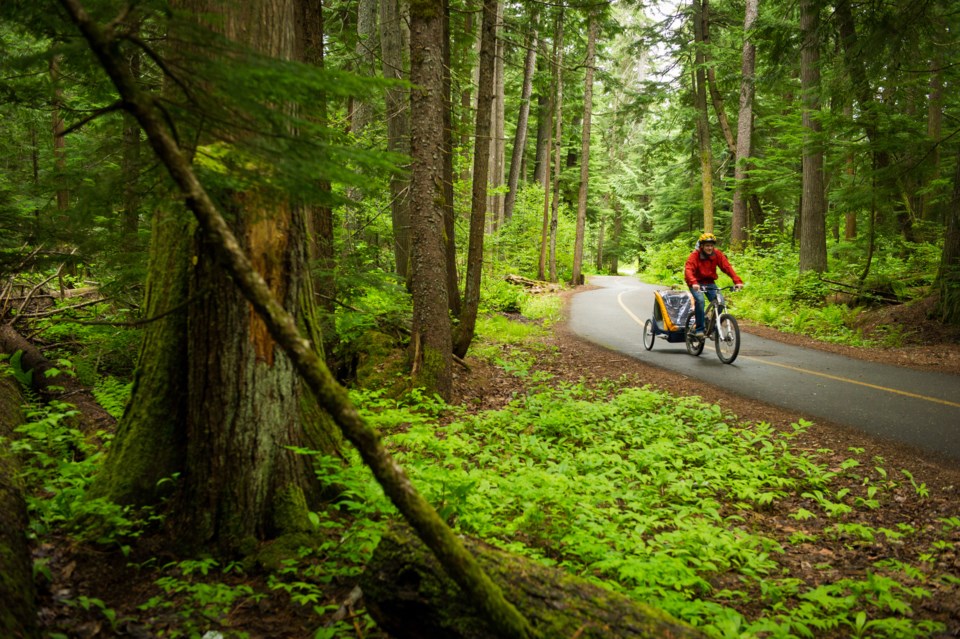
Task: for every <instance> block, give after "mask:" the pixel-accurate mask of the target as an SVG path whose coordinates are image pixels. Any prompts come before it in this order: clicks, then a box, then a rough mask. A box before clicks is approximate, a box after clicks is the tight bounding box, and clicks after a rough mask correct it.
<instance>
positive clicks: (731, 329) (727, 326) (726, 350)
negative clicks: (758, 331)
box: [713, 313, 740, 364]
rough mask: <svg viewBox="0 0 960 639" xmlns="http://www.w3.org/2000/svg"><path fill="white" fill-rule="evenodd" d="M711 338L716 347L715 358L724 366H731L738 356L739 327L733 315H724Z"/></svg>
mask: <svg viewBox="0 0 960 639" xmlns="http://www.w3.org/2000/svg"><path fill="white" fill-rule="evenodd" d="M713 337H714V340H715V342H716V347H717V357H719V358H720V361H721V362H723V363H724V364H732V363H733V360H735V359H737V355H739V354H740V327H739V326H737V320H736V318H735V317H734V316H733V315H728V314H727V313H724V314H723V315H721V316H720V321H719V322H718V323H717V326H716V327H714V329H713Z"/></svg>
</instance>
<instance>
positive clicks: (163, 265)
mask: <svg viewBox="0 0 960 639" xmlns="http://www.w3.org/2000/svg"><path fill="white" fill-rule="evenodd" d="M189 8H190V9H191V10H194V11H197V12H200V13H201V14H205V13H207V12H210V11H215V12H219V13H220V14H221V15H224V19H223V21H222V22H218V23H217V24H220V25H221V26H222V29H223V34H224V35H225V36H226V37H227V38H230V39H232V40H234V41H235V42H238V43H239V44H246V45H249V46H253V47H255V48H257V49H258V50H259V51H260V52H261V53H263V54H265V55H268V56H271V57H275V58H280V59H291V58H292V57H293V56H294V54H295V53H296V51H295V47H296V40H297V39H296V37H295V22H296V11H295V7H294V5H293V3H292V2H288V1H283V0H281V1H271V2H264V3H262V4H259V5H257V4H256V3H247V4H245V5H243V6H240V5H234V4H228V5H224V6H222V7H221V6H211V5H208V4H202V3H194V4H192V5H191V6H190V7H189ZM223 12H226V13H225V14H224V13H223ZM212 62H213V63H218V62H219V60H213V61H212ZM192 72H193V73H194V74H195V75H196V77H204V71H203V68H202V67H198V68H195V69H193V71H192ZM138 119H140V118H138ZM142 124H143V120H141V125H142ZM155 147H156V145H155ZM224 198H225V200H226V202H227V206H228V207H229V209H230V213H231V216H230V217H231V220H232V223H233V233H234V234H235V235H236V237H237V238H239V242H240V243H241V245H242V246H243V249H244V250H245V251H247V252H249V253H250V254H251V255H252V256H253V258H252V259H253V264H254V267H255V268H256V269H257V271H258V272H259V274H260V276H261V277H262V278H264V279H265V280H266V281H268V282H269V286H270V288H271V290H272V292H273V293H274V295H276V296H277V297H278V298H279V299H280V300H281V301H282V304H283V305H284V308H285V309H286V310H287V311H289V312H291V313H293V314H295V315H296V316H298V317H299V318H300V320H301V322H302V325H303V326H304V329H305V330H306V332H307V334H308V335H309V336H310V337H311V338H312V343H313V344H316V345H319V344H320V343H321V342H320V337H319V334H318V331H317V325H316V317H315V310H314V306H313V303H314V302H313V292H312V287H311V282H310V279H309V275H308V269H307V255H306V247H307V238H306V222H305V220H304V219H303V211H302V210H301V209H300V208H299V207H296V206H292V205H291V204H290V203H289V202H286V201H284V200H283V199H282V197H281V196H280V194H276V193H269V194H268V193H265V192H262V191H257V190H248V191H243V192H233V193H226V194H224ZM193 229H194V225H193V224H192V223H190V221H189V219H188V218H187V216H186V215H185V214H183V213H181V212H178V211H160V212H158V213H157V215H156V218H155V226H154V233H153V243H152V246H151V259H150V266H149V274H148V284H147V298H146V303H145V308H146V309H147V313H148V315H150V316H159V315H161V314H162V313H164V312H166V311H173V310H174V309H176V308H178V307H180V306H182V305H184V303H185V302H188V303H186V305H185V310H182V311H178V312H173V313H171V314H169V315H167V316H165V317H163V318H162V319H160V320H158V321H156V322H151V323H150V324H149V325H148V326H147V328H146V330H145V334H144V341H143V346H142V349H141V355H140V362H139V366H138V372H137V377H136V380H135V386H134V392H133V395H132V397H131V401H130V405H129V406H128V409H127V411H126V413H125V415H124V419H123V420H122V421H121V424H120V428H119V431H118V434H117V437H116V439H115V441H114V443H113V446H112V447H111V450H110V453H109V455H108V457H107V460H106V462H105V465H104V467H103V469H102V471H101V473H100V474H99V476H98V478H97V481H96V484H95V487H94V490H95V492H96V493H98V494H102V495H105V496H107V497H110V498H112V499H113V500H114V501H118V502H121V503H152V502H154V501H155V500H156V499H157V498H158V497H159V494H158V493H159V491H160V490H161V488H160V487H159V486H162V485H163V484H164V482H161V481H160V480H162V479H167V478H169V477H171V476H173V475H175V474H178V473H179V474H180V480H179V482H178V484H177V489H178V494H177V499H176V500H175V501H174V505H173V510H172V512H171V514H170V516H169V517H168V521H169V522H171V524H172V525H173V526H174V527H175V528H176V529H177V530H179V531H180V534H179V538H178V539H177V540H176V541H175V542H174V543H176V544H178V545H182V546H186V547H191V548H203V549H209V550H213V551H215V552H217V553H220V554H223V555H231V554H234V553H236V552H237V551H239V550H240V549H241V548H243V547H244V546H245V544H246V543H247V540H249V539H268V538H272V537H275V536H277V535H280V534H283V533H285V532H293V531H297V530H305V529H307V528H309V520H308V519H307V505H308V504H310V503H318V501H319V492H320V485H319V482H318V481H317V479H316V477H315V475H314V472H313V468H312V466H311V464H310V462H309V459H308V458H305V457H304V456H301V455H298V454H296V453H294V452H293V451H292V450H290V447H294V446H305V447H309V448H313V449H315V450H325V451H327V452H334V451H336V444H335V442H336V438H335V436H334V435H333V430H332V427H333V424H332V423H331V422H330V421H329V417H328V416H326V415H325V414H324V413H323V412H322V411H320V410H318V409H317V408H316V400H315V399H314V398H313V397H312V396H311V395H310V393H309V392H307V391H306V390H305V389H302V388H301V385H300V384H299V382H298V381H297V377H296V375H295V371H294V368H293V365H292V362H291V361H290V359H289V358H288V357H287V355H286V354H285V353H284V352H283V351H281V350H279V348H278V347H277V345H276V343H275V342H274V341H273V338H272V337H271V335H270V333H269V332H268V331H267V327H266V325H265V324H264V323H263V321H262V320H261V319H260V318H259V316H257V314H256V313H255V312H254V311H253V309H252V308H251V307H250V304H249V303H248V302H247V300H246V299H245V298H244V297H243V296H242V295H240V294H239V293H238V291H237V289H236V287H235V286H234V285H233V279H232V276H231V274H229V273H228V272H227V271H226V270H224V268H223V266H222V265H221V264H220V263H218V262H217V261H215V259H214V258H213V257H212V256H211V250H210V248H211V242H212V241H214V240H213V238H211V237H210V236H209V234H208V233H207V232H206V231H201V232H199V233H196V234H194V233H193ZM191 236H194V238H193V239H192V240H191ZM166 483H167V484H169V482H166Z"/></svg>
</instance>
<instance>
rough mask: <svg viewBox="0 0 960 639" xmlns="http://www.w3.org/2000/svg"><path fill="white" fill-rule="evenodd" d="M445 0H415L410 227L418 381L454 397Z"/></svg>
mask: <svg viewBox="0 0 960 639" xmlns="http://www.w3.org/2000/svg"><path fill="white" fill-rule="evenodd" d="M443 21H444V15H443V2H442V0H418V1H417V2H413V3H412V4H411V5H410V80H411V82H413V85H414V87H416V88H415V89H413V90H412V91H411V97H410V105H411V106H410V112H411V113H412V114H416V115H415V116H414V117H413V118H412V122H411V155H412V156H413V169H412V171H411V193H410V231H411V246H410V249H411V259H412V261H411V285H412V293H413V326H412V330H411V339H410V351H411V360H412V367H411V368H412V370H411V377H412V378H413V384H414V385H416V386H419V387H421V388H424V389H426V390H427V392H429V393H437V394H439V395H440V396H441V397H443V398H444V399H449V398H450V392H451V388H452V383H453V378H452V371H451V365H452V362H453V359H452V357H451V354H452V352H453V338H452V336H451V330H452V329H451V326H450V310H449V309H450V306H449V299H448V297H447V296H448V295H450V294H455V292H451V291H448V290H447V275H448V271H447V254H446V247H445V239H444V234H445V220H444V187H443V109H444V108H446V105H445V100H444V98H443V65H442V58H443Z"/></svg>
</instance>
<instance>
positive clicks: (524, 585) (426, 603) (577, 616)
mask: <svg viewBox="0 0 960 639" xmlns="http://www.w3.org/2000/svg"><path fill="white" fill-rule="evenodd" d="M464 543H465V545H466V546H467V548H468V550H470V552H472V553H473V554H474V556H475V557H476V558H477V560H478V562H479V564H480V566H481V567H482V568H483V570H484V571H485V572H486V573H487V574H488V575H490V577H491V579H493V581H494V582H496V584H497V585H498V586H500V588H501V589H502V590H503V593H504V595H505V596H506V598H507V600H508V601H510V602H511V603H512V604H513V605H514V606H516V608H517V610H518V611H519V612H520V614H522V615H523V616H524V617H526V619H527V621H529V622H530V624H531V625H532V626H533V627H534V629H536V630H537V631H538V633H539V634H540V636H541V637H544V638H545V639H553V638H557V639H559V638H561V637H562V638H564V639H569V638H571V637H578V638H581V639H616V638H619V637H632V638H636V639H675V638H677V639H678V638H684V639H693V638H703V637H705V636H706V635H704V634H702V633H701V632H700V631H698V630H697V629H696V628H694V627H692V626H690V625H688V624H686V623H684V622H682V621H679V620H677V619H674V618H673V617H671V616H670V615H668V614H667V613H665V612H663V611H661V610H658V609H656V608H653V607H651V606H647V605H645V604H642V603H638V602H636V601H633V600H632V599H629V598H628V597H626V596H624V595H621V594H618V593H614V592H611V591H609V590H604V589H603V588H601V587H599V586H597V585H595V584H593V583H590V582H588V581H586V580H584V579H581V578H578V577H575V576H573V575H569V574H567V573H565V572H563V571H562V570H559V569H556V568H550V567H547V566H543V565H541V564H539V563H537V562H535V561H533V560H531V559H528V558H525V557H521V556H519V555H515V554H511V553H508V552H505V551H502V550H499V549H497V548H494V547H492V546H489V545H487V544H484V543H482V542H478V541H475V540H471V539H464ZM360 587H361V588H362V589H363V597H364V602H365V605H366V607H367V611H368V612H369V613H370V614H371V615H372V616H373V618H374V619H375V620H376V622H377V623H378V624H379V625H380V627H381V628H383V629H384V630H385V631H386V632H388V633H389V634H390V636H392V637H395V638H396V639H432V638H434V637H444V638H445V639H498V637H499V635H498V634H497V633H496V631H495V630H494V629H493V628H491V627H490V626H489V625H488V623H487V619H486V618H485V617H484V616H483V615H482V613H479V612H478V611H477V610H476V607H475V606H474V605H473V603H472V602H471V601H469V600H468V599H467V598H466V597H465V596H464V595H463V592H462V591H461V590H460V589H459V588H457V586H456V585H455V584H454V583H453V582H452V581H451V580H450V579H449V578H448V577H447V576H446V575H445V574H444V572H443V570H442V569H441V567H440V564H439V563H438V562H437V560H436V559H435V558H434V556H433V554H432V553H430V551H429V550H427V548H426V547H425V546H424V545H423V544H422V543H421V542H420V541H419V540H418V539H417V537H416V535H415V534H414V533H413V532H412V531H411V530H410V529H409V528H407V527H406V526H400V525H395V526H393V527H391V528H390V530H389V531H388V532H387V533H386V534H385V535H384V537H383V539H381V541H380V545H379V546H378V547H377V549H376V551H375V552H374V555H373V557H372V558H371V560H370V562H369V563H368V565H367V568H366V571H365V572H364V574H363V576H362V577H361V581H360Z"/></svg>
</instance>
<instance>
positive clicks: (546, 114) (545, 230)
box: [537, 38, 557, 281]
mask: <svg viewBox="0 0 960 639" xmlns="http://www.w3.org/2000/svg"><path fill="white" fill-rule="evenodd" d="M556 55H557V39H556V38H554V40H553V56H554V58H555V57H556ZM555 73H556V72H554V76H553V81H552V82H551V89H550V95H549V97H548V98H547V105H546V109H545V110H541V111H540V122H538V123H537V153H538V154H539V152H540V150H539V149H540V140H539V137H540V131H541V130H542V129H545V131H546V133H545V135H544V142H543V151H544V154H543V158H542V160H541V166H542V173H541V175H540V180H539V181H540V182H542V183H543V223H542V225H541V227H540V261H539V262H538V264H537V279H539V280H542V281H545V280H546V279H547V245H548V243H549V241H550V166H549V162H550V152H551V151H552V148H551V145H552V140H553V127H552V126H551V125H552V124H553V122H552V120H551V117H552V116H553V105H554V96H555V87H556V75H555Z"/></svg>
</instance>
